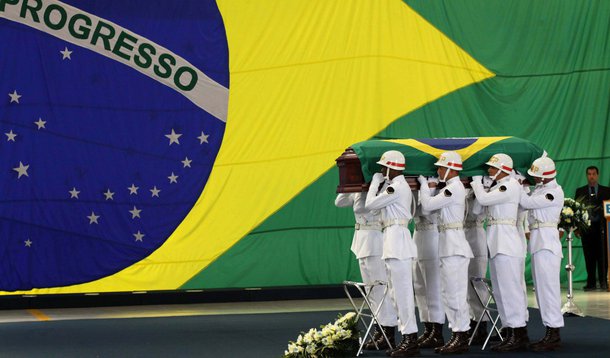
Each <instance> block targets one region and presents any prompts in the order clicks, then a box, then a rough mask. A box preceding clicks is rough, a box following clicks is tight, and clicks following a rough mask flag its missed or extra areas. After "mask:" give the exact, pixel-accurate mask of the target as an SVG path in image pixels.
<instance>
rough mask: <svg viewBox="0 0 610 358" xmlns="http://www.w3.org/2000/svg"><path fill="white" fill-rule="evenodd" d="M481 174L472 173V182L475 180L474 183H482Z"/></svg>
mask: <svg viewBox="0 0 610 358" xmlns="http://www.w3.org/2000/svg"><path fill="white" fill-rule="evenodd" d="M482 179H483V176H482V175H473V176H472V182H473V183H474V182H476V183H482V181H481V180H482Z"/></svg>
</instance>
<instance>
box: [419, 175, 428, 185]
mask: <svg viewBox="0 0 610 358" xmlns="http://www.w3.org/2000/svg"><path fill="white" fill-rule="evenodd" d="M417 181H418V182H419V185H422V186H423V185H428V181H427V180H426V177H424V176H423V175H420V176H418V177H417Z"/></svg>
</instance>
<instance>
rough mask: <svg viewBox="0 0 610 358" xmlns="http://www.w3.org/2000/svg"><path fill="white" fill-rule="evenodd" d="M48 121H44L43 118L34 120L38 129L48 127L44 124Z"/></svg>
mask: <svg viewBox="0 0 610 358" xmlns="http://www.w3.org/2000/svg"><path fill="white" fill-rule="evenodd" d="M46 123H47V121H43V120H42V118H38V120H37V121H36V122H34V124H35V125H37V126H38V129H42V128H45V129H46V127H45V126H44V125H45V124H46Z"/></svg>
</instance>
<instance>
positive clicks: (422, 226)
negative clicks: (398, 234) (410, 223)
mask: <svg viewBox="0 0 610 358" xmlns="http://www.w3.org/2000/svg"><path fill="white" fill-rule="evenodd" d="M415 230H417V231H431V230H436V224H432V223H418V224H415Z"/></svg>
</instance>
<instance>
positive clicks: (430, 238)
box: [413, 189, 438, 260]
mask: <svg viewBox="0 0 610 358" xmlns="http://www.w3.org/2000/svg"><path fill="white" fill-rule="evenodd" d="M431 190H432V192H433V193H436V189H431ZM433 195H434V194H433ZM418 201H419V203H418V204H417V209H416V210H415V216H414V217H413V220H414V221H415V232H414V233H413V241H415V246H417V259H418V260H434V259H438V227H437V226H436V225H437V223H438V212H437V211H433V212H429V211H425V210H423V209H422V207H421V200H420V199H419V198H418Z"/></svg>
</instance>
